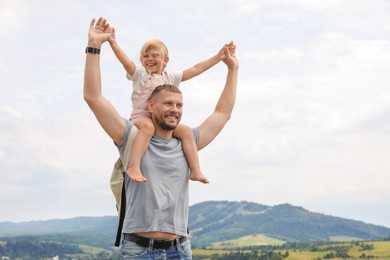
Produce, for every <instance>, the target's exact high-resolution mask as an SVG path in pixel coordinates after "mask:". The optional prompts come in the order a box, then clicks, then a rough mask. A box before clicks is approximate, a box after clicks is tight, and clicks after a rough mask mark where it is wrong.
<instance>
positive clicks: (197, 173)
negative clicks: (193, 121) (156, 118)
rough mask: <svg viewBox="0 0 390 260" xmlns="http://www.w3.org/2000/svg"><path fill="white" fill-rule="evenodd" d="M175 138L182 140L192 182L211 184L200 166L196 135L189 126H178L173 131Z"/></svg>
mask: <svg viewBox="0 0 390 260" xmlns="http://www.w3.org/2000/svg"><path fill="white" fill-rule="evenodd" d="M173 136H174V137H176V138H179V139H180V140H181V143H182V146H183V151H184V155H185V156H186V158H187V162H188V165H189V167H190V176H189V178H190V180H193V181H200V182H203V183H209V180H208V179H207V178H206V177H205V176H204V175H203V173H202V172H201V170H200V166H199V157H198V148H197V147H196V144H195V140H194V134H193V132H192V129H191V128H190V127H188V126H184V125H178V126H177V127H176V129H175V130H174V131H173Z"/></svg>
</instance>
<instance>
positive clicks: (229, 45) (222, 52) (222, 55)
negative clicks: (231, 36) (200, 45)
mask: <svg viewBox="0 0 390 260" xmlns="http://www.w3.org/2000/svg"><path fill="white" fill-rule="evenodd" d="M226 50H228V51H229V52H230V55H235V51H236V45H234V42H233V41H231V42H229V43H227V44H225V45H224V46H223V47H222V49H221V50H220V51H219V52H218V54H217V56H218V58H219V60H224V59H226V53H225V51H226Z"/></svg>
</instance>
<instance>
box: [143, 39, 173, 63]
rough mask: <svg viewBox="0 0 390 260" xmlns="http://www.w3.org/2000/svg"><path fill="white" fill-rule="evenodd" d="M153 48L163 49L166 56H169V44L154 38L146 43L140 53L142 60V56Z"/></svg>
mask: <svg viewBox="0 0 390 260" xmlns="http://www.w3.org/2000/svg"><path fill="white" fill-rule="evenodd" d="M151 50H161V52H162V53H163V54H164V57H169V55H168V48H167V46H166V45H165V44H164V43H163V42H162V41H160V40H157V39H152V40H149V41H147V42H145V43H144V45H143V46H142V49H141V53H140V59H141V60H142V56H144V54H145V53H146V52H148V51H151Z"/></svg>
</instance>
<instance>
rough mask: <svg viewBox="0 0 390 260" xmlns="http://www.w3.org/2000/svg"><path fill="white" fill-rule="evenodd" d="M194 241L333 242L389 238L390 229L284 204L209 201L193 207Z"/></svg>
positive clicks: (196, 242)
mask: <svg viewBox="0 0 390 260" xmlns="http://www.w3.org/2000/svg"><path fill="white" fill-rule="evenodd" d="M190 227H191V230H192V234H193V242H194V243H195V244H198V245H207V244H209V243H212V242H216V241H224V240H231V239H237V238H239V237H243V236H247V235H256V234H264V235H266V236H269V237H272V238H277V239H280V240H283V241H289V242H293V241H297V242H298V241H299V242H303V241H330V240H332V239H333V238H335V237H339V238H341V237H345V238H349V239H351V240H374V239H378V238H383V237H388V236H390V228H387V227H382V226H376V225H371V224H366V223H364V222H362V221H356V220H349V219H343V218H339V217H333V216H328V215H324V214H319V213H313V212H310V211H308V210H305V209H304V208H302V207H297V206H292V205H290V204H282V205H277V206H273V207H271V206H265V205H261V204H257V203H253V202H245V201H244V202H229V201H208V202H202V203H199V204H196V205H194V206H192V207H191V214H190Z"/></svg>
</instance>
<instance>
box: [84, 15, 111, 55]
mask: <svg viewBox="0 0 390 260" xmlns="http://www.w3.org/2000/svg"><path fill="white" fill-rule="evenodd" d="M111 34H112V33H111V32H110V24H109V23H108V22H107V20H106V19H103V17H100V18H99V19H98V20H97V21H96V20H95V18H93V19H92V21H91V23H90V25H89V32H88V46H89V47H95V48H99V49H100V47H101V45H102V43H103V42H105V41H108V40H109V38H110V37H111V36H112V35H111Z"/></svg>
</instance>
